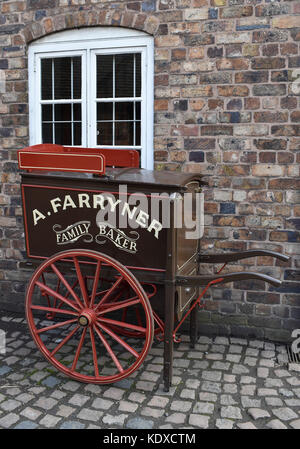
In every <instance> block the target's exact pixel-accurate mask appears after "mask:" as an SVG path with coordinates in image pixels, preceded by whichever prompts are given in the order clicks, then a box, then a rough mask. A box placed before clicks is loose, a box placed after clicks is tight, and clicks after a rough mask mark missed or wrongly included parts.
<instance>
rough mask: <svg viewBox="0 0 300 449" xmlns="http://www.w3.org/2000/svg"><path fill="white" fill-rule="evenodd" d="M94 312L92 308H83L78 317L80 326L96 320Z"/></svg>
mask: <svg viewBox="0 0 300 449" xmlns="http://www.w3.org/2000/svg"><path fill="white" fill-rule="evenodd" d="M96 318H97V316H96V313H95V311H94V310H93V309H85V310H83V311H82V312H81V314H80V316H79V318H78V324H79V325H80V326H82V327H86V326H90V325H91V324H94V323H95V321H96Z"/></svg>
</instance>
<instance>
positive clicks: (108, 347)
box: [95, 326, 124, 373]
mask: <svg viewBox="0 0 300 449" xmlns="http://www.w3.org/2000/svg"><path fill="white" fill-rule="evenodd" d="M95 331H96V332H97V334H98V336H99V338H100V340H101V341H102V343H103V345H104V346H105V348H106V350H107V352H108V354H109V355H110V357H111V358H112V360H113V362H114V364H115V365H116V367H117V368H118V370H119V371H120V373H123V372H124V369H123V368H122V365H121V364H120V362H119V360H118V359H117V357H116V355H115V353H114V352H113V350H112V349H111V347H110V346H109V344H108V342H107V340H106V338H105V337H104V335H103V334H102V332H101V331H100V329H98V327H97V326H95Z"/></svg>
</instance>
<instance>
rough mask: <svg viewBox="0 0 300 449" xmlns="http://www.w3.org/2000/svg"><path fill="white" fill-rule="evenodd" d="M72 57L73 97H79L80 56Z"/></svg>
mask: <svg viewBox="0 0 300 449" xmlns="http://www.w3.org/2000/svg"><path fill="white" fill-rule="evenodd" d="M72 59H73V98H74V99H75V100H77V99H79V98H81V57H80V56H76V57H75V58H72Z"/></svg>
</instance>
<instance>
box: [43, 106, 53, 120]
mask: <svg viewBox="0 0 300 449" xmlns="http://www.w3.org/2000/svg"><path fill="white" fill-rule="evenodd" d="M52 120H53V117H52V104H43V105H42V121H43V122H52Z"/></svg>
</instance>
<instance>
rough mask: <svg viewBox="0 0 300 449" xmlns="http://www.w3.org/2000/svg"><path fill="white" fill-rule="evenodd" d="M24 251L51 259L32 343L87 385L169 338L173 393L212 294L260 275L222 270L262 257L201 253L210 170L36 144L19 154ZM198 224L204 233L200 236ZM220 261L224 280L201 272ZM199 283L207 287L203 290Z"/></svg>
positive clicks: (117, 374)
mask: <svg viewBox="0 0 300 449" xmlns="http://www.w3.org/2000/svg"><path fill="white" fill-rule="evenodd" d="M18 160H19V167H20V168H21V169H23V170H25V172H22V184H21V187H22V201H23V215H24V227H25V237H26V250H27V255H28V257H29V258H30V259H31V260H32V263H33V265H34V259H36V260H39V259H42V263H40V265H38V267H37V268H36V270H35V272H34V274H33V276H32V277H31V279H30V281H29V285H28V289H27V293H26V302H25V308H26V317H27V321H28V325H29V329H30V332H31V334H32V337H33V339H34V341H35V343H36V345H37V346H38V348H39V350H40V351H41V352H42V354H43V355H44V356H45V357H46V359H48V360H49V362H50V363H52V365H54V367H55V368H57V369H58V370H60V371H61V372H63V373H64V374H66V375H67V376H69V377H71V378H73V379H75V380H78V381H82V382H90V383H97V384H107V383H113V382H117V381H119V380H121V379H124V378H126V377H127V376H129V375H131V374H132V373H133V372H134V371H135V370H136V369H138V368H139V367H140V366H141V364H142V362H143V361H144V359H145V357H146V356H147V353H148V351H149V349H150V348H151V344H152V341H153V338H156V339H159V340H161V341H163V342H164V373H163V375H164V388H165V390H168V389H169V387H170V384H171V380H172V358H173V343H174V341H178V337H177V333H178V331H179V329H180V327H181V325H182V323H183V322H184V321H185V320H186V318H187V317H189V321H190V338H191V345H192V346H193V345H194V344H195V342H196V339H197V325H196V324H197V323H196V308H197V305H199V304H200V302H201V298H202V297H203V295H204V294H205V292H206V291H207V289H208V288H209V287H210V286H212V285H214V284H221V283H226V282H232V281H236V280H243V279H260V280H263V281H265V282H268V283H270V284H272V285H273V286H279V285H280V284H281V282H280V281H279V280H276V279H274V278H271V277H270V276H267V275H265V274H262V273H249V272H238V273H229V274H222V273H221V271H222V270H223V268H224V267H225V265H226V264H227V263H228V262H231V261H236V260H240V259H243V258H249V257H252V256H258V255H259V256H261V255H262V256H264V255H268V256H273V257H276V258H278V259H280V260H283V261H286V260H288V257H286V256H284V255H281V254H278V253H275V252H271V251H261V250H249V251H244V252H242V253H229V254H203V253H202V252H201V249H200V242H201V237H202V236H203V231H204V212H203V207H204V204H203V203H204V199H203V192H202V189H203V188H205V185H206V182H205V181H204V180H203V177H202V176H201V174H184V173H170V172H159V171H151V170H144V169H140V168H139V154H138V152H137V151H134V150H115V149H114V150H103V149H101V150H99V149H91V148H76V149H75V148H70V147H62V146H59V145H54V144H41V145H35V146H31V147H28V148H25V149H23V150H20V151H19V152H18ZM193 226H194V228H195V229H193ZM205 263H216V264H218V263H221V264H223V266H222V268H221V269H220V270H219V271H218V273H217V274H215V275H203V274H200V268H199V267H200V265H201V264H205ZM200 287H201V292H200V291H199V290H200Z"/></svg>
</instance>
